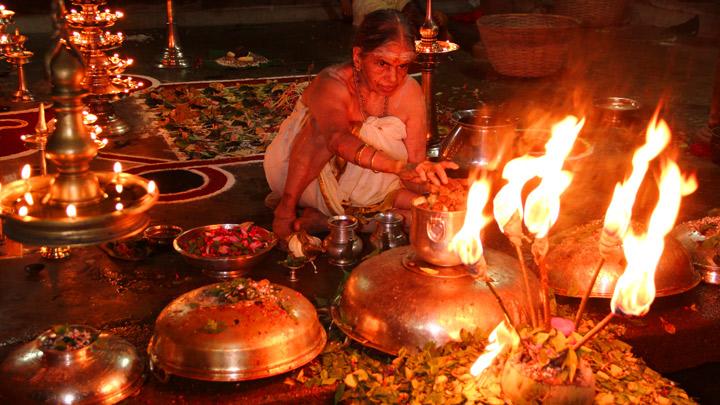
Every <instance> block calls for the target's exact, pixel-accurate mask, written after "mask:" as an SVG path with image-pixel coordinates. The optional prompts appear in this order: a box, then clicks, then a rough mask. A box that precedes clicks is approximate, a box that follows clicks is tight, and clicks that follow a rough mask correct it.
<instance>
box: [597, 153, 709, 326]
mask: <svg viewBox="0 0 720 405" xmlns="http://www.w3.org/2000/svg"><path fill="white" fill-rule="evenodd" d="M695 189H697V181H696V180H695V178H694V177H688V178H684V177H683V176H682V174H681V173H680V168H678V166H677V164H676V163H675V162H673V161H668V162H666V163H665V165H664V167H663V169H662V173H661V175H660V184H659V198H658V202H657V205H656V206H655V209H654V210H653V213H652V215H651V216H650V223H649V225H648V229H647V233H646V234H645V235H640V234H636V233H635V232H634V231H633V230H632V229H629V230H628V232H627V234H626V235H625V237H624V238H623V250H624V252H625V258H626V259H627V267H626V268H625V272H624V273H623V274H622V275H621V276H620V278H619V279H618V281H617V284H616V285H615V291H614V292H613V297H612V301H611V302H610V308H611V310H612V312H613V313H617V311H618V310H620V311H621V312H622V313H624V314H627V315H635V316H642V315H645V314H646V313H647V312H648V311H649V310H650V305H651V304H652V302H653V300H654V299H655V271H656V269H657V264H658V262H659V261H660V256H661V255H662V252H663V249H664V248H665V236H666V235H667V234H668V233H669V232H670V231H671V230H672V227H673V225H674V224H675V219H676V218H677V214H678V210H679V209H680V200H681V199H682V197H683V196H686V195H689V194H691V193H692V192H694V191H695Z"/></svg>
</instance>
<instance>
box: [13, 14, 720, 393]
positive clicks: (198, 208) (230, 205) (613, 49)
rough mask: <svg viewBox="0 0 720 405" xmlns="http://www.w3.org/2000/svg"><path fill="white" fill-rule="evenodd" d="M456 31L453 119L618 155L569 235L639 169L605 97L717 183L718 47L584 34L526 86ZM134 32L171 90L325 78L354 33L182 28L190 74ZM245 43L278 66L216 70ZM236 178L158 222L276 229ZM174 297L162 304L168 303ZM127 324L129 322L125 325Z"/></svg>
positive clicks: (595, 181) (698, 198) (336, 27)
mask: <svg viewBox="0 0 720 405" xmlns="http://www.w3.org/2000/svg"><path fill="white" fill-rule="evenodd" d="M126 18H128V19H130V18H132V16H127V17H126ZM450 31H451V33H452V34H453V36H454V38H455V40H456V41H457V42H458V43H459V44H460V46H461V50H459V51H458V52H455V53H454V54H452V55H450V56H449V57H448V58H447V59H446V60H444V61H443V62H442V63H441V65H440V67H439V68H438V69H437V73H436V76H435V78H436V81H435V95H436V99H437V102H438V105H439V108H440V109H441V110H442V111H453V110H457V109H465V108H473V107H476V106H478V105H480V104H482V103H487V104H495V105H502V106H503V107H504V108H505V109H506V110H508V111H510V112H511V113H512V114H513V115H515V116H517V117H518V118H519V122H520V123H521V125H530V124H531V123H533V122H534V120H535V119H536V118H537V117H544V118H547V117H552V118H556V117H558V116H561V115H564V114H566V113H571V112H572V113H576V114H586V115H588V117H589V118H590V119H591V123H592V125H591V126H589V128H588V130H589V131H590V132H589V136H590V137H591V139H593V140H594V142H596V145H597V147H598V148H602V147H607V148H611V149H613V151H614V153H611V154H609V155H608V156H611V158H608V159H607V160H606V161H602V162H596V163H595V165H594V166H593V167H583V168H582V169H581V170H579V173H582V175H579V176H578V179H577V184H578V188H577V189H576V190H575V191H571V192H569V195H568V197H567V198H568V200H569V201H572V202H571V203H569V204H568V207H567V208H563V209H564V210H566V211H564V212H567V213H569V214H570V215H567V216H566V217H563V218H561V220H560V223H559V224H558V227H564V226H569V225H573V224H575V223H577V222H578V221H580V219H579V218H580V217H583V218H584V217H586V216H595V217H599V216H600V215H602V212H603V211H604V207H605V206H606V203H605V202H604V201H603V203H602V204H598V201H597V200H598V197H597V196H598V195H606V196H607V199H608V200H609V196H610V191H611V190H612V186H613V184H614V182H615V181H617V179H619V178H621V177H622V175H623V173H624V172H625V169H626V167H627V159H626V158H627V157H628V149H627V146H626V145H627V144H628V143H615V142H616V141H617V139H614V138H613V137H615V136H617V135H618V134H619V133H620V132H618V130H617V129H616V128H615V129H614V128H610V127H608V126H606V125H602V124H601V123H600V121H599V119H598V115H597V111H596V110H595V109H594V108H593V106H592V101H593V99H595V98H598V97H606V96H631V97H634V98H636V99H637V100H639V101H640V103H641V104H642V106H643V107H642V109H641V111H640V113H639V114H638V117H636V119H635V120H634V121H630V122H628V123H627V126H626V128H624V131H623V132H622V133H623V134H628V133H630V134H631V135H636V136H638V137H640V136H641V134H642V130H643V127H644V125H645V122H646V118H647V117H648V116H649V115H651V113H652V112H653V110H654V109H655V107H656V105H658V104H659V103H660V102H661V101H662V104H663V106H664V107H663V111H664V116H665V117H666V118H667V119H668V121H669V122H670V124H671V127H672V129H673V131H674V134H675V138H676V139H677V140H678V142H677V143H676V146H677V148H678V151H679V153H680V154H681V157H682V158H683V162H685V163H686V164H687V165H688V167H691V168H694V169H695V170H697V171H698V173H699V174H701V175H703V176H705V178H710V179H714V178H715V176H717V171H716V170H715V167H714V166H713V165H712V164H711V163H710V162H709V161H708V160H706V159H702V158H699V157H695V156H692V155H690V154H688V153H687V152H686V151H685V147H686V146H687V144H688V143H691V142H694V141H695V140H697V139H702V138H703V137H704V136H705V134H706V133H707V128H706V126H707V124H706V123H707V119H708V113H709V105H710V98H711V93H712V87H713V84H714V83H713V79H714V77H713V75H714V72H715V65H716V63H717V61H718V44H717V42H710V41H707V40H704V39H698V38H695V37H692V36H686V35H684V34H683V33H682V32H677V31H672V30H670V31H668V30H663V29H658V28H653V27H646V26H624V27H618V28H606V29H589V30H583V31H582V33H581V34H580V35H579V36H578V38H576V39H575V40H574V41H573V42H572V44H571V50H570V54H569V58H568V64H567V68H566V69H564V70H563V71H561V72H560V73H558V74H555V75H552V76H549V77H544V78H539V79H524V78H509V77H505V76H501V75H499V74H497V73H496V72H495V71H494V70H493V68H492V66H491V64H490V63H489V61H488V60H487V57H486V52H485V50H484V49H483V47H482V46H476V44H478V42H479V36H478V33H477V30H476V27H475V25H474V24H472V23H466V22H459V21H455V20H451V25H450ZM126 34H127V35H128V41H127V42H126V44H125V45H124V46H123V48H122V49H121V54H123V55H127V56H132V57H133V58H134V59H135V61H136V63H135V64H134V65H133V67H132V69H129V70H128V72H129V73H136V74H142V75H148V76H152V77H155V78H157V79H158V80H160V81H162V82H177V81H194V80H221V79H236V78H252V77H268V76H287V75H298V74H307V73H317V72H318V71H319V70H321V69H322V68H324V67H326V66H328V65H330V64H333V63H338V62H342V61H344V60H346V59H347V58H348V55H349V45H348V44H349V43H350V38H351V35H352V27H351V26H350V25H349V24H347V23H344V22H342V21H339V20H329V21H320V22H318V21H312V22H292V23H277V24H256V25H252V24H234V25H227V26H215V25H210V26H207V27H201V26H197V27H196V26H194V27H182V26H181V27H180V28H179V40H180V43H181V44H182V45H183V49H184V51H185V52H186V54H187V55H188V56H189V57H190V58H191V60H192V61H193V67H192V68H190V69H186V70H161V69H157V68H156V67H155V60H156V58H157V57H158V56H159V55H160V53H161V51H162V48H163V47H164V45H165V30H164V28H162V27H157V28H152V29H143V30H137V31H133V30H131V31H127V32H126ZM27 45H28V48H29V49H30V50H32V51H33V52H36V57H35V58H34V60H33V62H32V63H31V64H30V65H28V66H27V76H28V85H29V87H30V89H31V90H32V91H33V93H34V94H35V96H36V97H37V99H39V100H47V99H48V97H49V96H48V94H49V86H48V84H47V82H46V81H45V80H44V74H43V69H42V60H43V55H44V54H45V51H46V49H47V48H48V45H49V40H48V37H47V34H30V35H29V41H28V44H27ZM238 46H245V47H247V48H248V49H250V50H251V51H253V52H255V53H258V54H260V55H263V56H266V57H267V58H269V60H270V62H269V63H268V64H267V65H264V66H262V67H259V68H249V69H231V68H224V67H221V66H219V65H217V64H216V63H215V62H214V59H215V58H217V57H219V56H221V55H223V54H224V53H225V52H226V51H228V50H232V49H234V48H236V47H238ZM0 77H1V78H2V80H1V81H0V95H3V96H6V95H7V94H8V93H9V91H11V90H12V89H13V88H14V86H15V74H14V73H12V72H9V71H8V70H7V68H6V67H4V66H0ZM3 104H4V105H5V106H7V107H9V108H21V107H23V106H18V105H12V104H10V103H8V102H4V103H3ZM118 111H119V112H120V114H121V115H123V116H124V117H125V118H127V119H128V120H129V121H130V123H131V124H132V125H133V126H134V127H135V128H139V127H142V126H141V125H139V123H137V122H133V119H134V118H133V117H136V115H135V114H133V111H132V110H131V107H129V106H127V105H125V104H124V102H120V103H119V105H118ZM628 128H630V130H629V131H628ZM143 135H144V134H140V133H138V132H137V131H134V132H131V133H130V134H129V136H128V137H127V139H125V140H123V142H116V143H114V144H112V145H111V146H110V147H109V148H108V149H107V150H106V151H110V152H118V153H129V152H133V153H147V154H151V155H152V153H155V152H152V151H149V150H145V151H143V148H149V146H146V145H150V143H145V142H144V141H141V139H143V138H144V137H143ZM636 142H637V139H631V140H630V142H629V144H632V143H636ZM601 144H602V145H606V146H602V145H601ZM607 145H610V146H607ZM623 145H625V146H623ZM30 159H31V158H26V159H24V160H30ZM21 163H22V162H20V161H4V162H0V177H2V175H7V174H8V173H9V172H10V171H16V170H17V169H18V168H19V166H20V164H21ZM98 164H103V163H98ZM230 171H231V172H232V173H233V174H234V175H235V176H236V177H238V178H239V179H240V180H239V181H237V182H236V185H235V186H234V188H233V189H231V190H229V191H228V192H227V193H225V194H223V195H220V196H217V197H215V198H214V199H213V200H212V204H207V203H189V204H183V205H181V206H172V207H168V206H164V208H163V209H162V210H160V209H156V210H154V211H152V212H151V215H153V218H154V220H162V219H171V218H172V219H174V220H175V221H176V222H177V223H178V224H179V225H182V226H184V227H190V226H196V225H204V224H208V223H218V222H233V221H234V220H240V219H242V218H241V217H244V218H252V219H254V220H256V221H257V222H258V223H260V224H263V225H268V224H269V223H270V221H271V213H270V212H269V210H268V209H266V208H265V207H264V206H263V204H262V198H261V197H262V196H264V195H265V193H266V191H267V185H266V184H265V183H264V178H263V175H262V168H261V165H259V164H253V165H245V166H236V167H233V168H232V169H230ZM702 180H703V177H702V176H701V184H700V190H699V191H698V192H697V193H696V194H695V195H693V196H691V197H690V198H689V203H688V204H687V208H684V210H683V212H682V213H681V219H687V218H694V217H698V216H701V215H703V214H704V213H705V212H706V211H707V210H709V209H710V208H713V207H715V206H716V200H715V199H716V194H715V192H716V191H717V190H718V188H717V187H708V188H703V182H702ZM591 185H592V187H593V190H594V192H593V193H588V192H587V190H588V188H587V187H590V186H591ZM603 198H605V197H603ZM189 213H193V215H189ZM580 213H582V215H580ZM576 214H577V215H576ZM167 299H169V298H168V297H158V301H166V300H167ZM148 305H149V304H148ZM3 312H5V311H3ZM127 316H128V317H138V318H141V319H145V318H148V319H153V318H152V314H150V315H148V314H147V312H143V313H142V314H136V315H133V314H129V315H127ZM143 317H144V318H143ZM52 318H53V317H52V316H48V319H47V322H51V321H53V319H52ZM116 320H117V321H118V322H120V318H117V319H116ZM145 320H146V321H147V319H145ZM21 329H22V325H20V324H18V325H15V327H14V330H15V331H19V330H21ZM34 332H37V331H27V330H26V331H24V332H23V333H15V334H13V333H10V335H12V336H13V337H12V338H8V337H7V334H3V338H4V339H5V340H4V341H3V342H2V343H0V346H7V345H12V344H15V343H17V342H18V341H23V340H27V339H28V337H29V336H32V333H34ZM704 367H705V368H704V369H694V370H686V372H684V373H680V374H673V375H672V377H673V378H675V379H677V380H679V381H681V382H682V383H683V386H686V387H688V389H689V390H691V392H693V393H694V394H695V395H699V396H701V398H704V399H706V400H708V403H710V402H712V401H711V400H710V399H711V398H714V399H715V400H717V398H719V397H718V396H716V395H715V394H717V392H712V389H710V391H708V389H707V388H706V389H705V390H704V391H703V389H702V388H701V387H699V386H696V385H697V382H698V379H697V375H700V376H706V375H707V373H708V372H711V371H714V370H716V369H717V368H716V365H706V366H704ZM708 367H709V371H708ZM698 370H699V371H698ZM693 373H696V374H693ZM693 389H695V390H696V391H692V390H693ZM715 391H716V390H715Z"/></svg>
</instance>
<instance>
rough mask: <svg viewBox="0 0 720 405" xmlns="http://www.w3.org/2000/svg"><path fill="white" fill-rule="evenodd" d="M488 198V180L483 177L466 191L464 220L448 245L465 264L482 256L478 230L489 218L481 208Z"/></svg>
mask: <svg viewBox="0 0 720 405" xmlns="http://www.w3.org/2000/svg"><path fill="white" fill-rule="evenodd" d="M489 198H490V183H489V182H488V180H487V179H484V178H483V179H480V180H478V181H476V182H474V183H473V185H472V186H471V187H470V191H469V192H468V203H467V207H468V210H467V213H466V214H465V222H464V223H463V226H462V228H461V229H460V231H459V232H458V233H457V234H455V236H453V239H452V241H451V242H450V244H449V245H448V248H449V249H450V251H451V252H456V253H457V254H458V256H460V260H461V261H462V262H463V264H465V265H474V264H476V263H478V262H480V261H481V260H482V258H483V247H482V241H481V240H480V231H481V230H482V229H483V228H484V227H485V225H487V224H488V223H489V222H490V220H491V218H489V217H487V216H485V215H483V210H484V209H485V205H486V204H487V202H488V199H489Z"/></svg>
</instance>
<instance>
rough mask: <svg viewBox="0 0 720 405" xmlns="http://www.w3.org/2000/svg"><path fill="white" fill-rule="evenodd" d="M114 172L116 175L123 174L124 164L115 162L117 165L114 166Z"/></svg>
mask: <svg viewBox="0 0 720 405" xmlns="http://www.w3.org/2000/svg"><path fill="white" fill-rule="evenodd" d="M113 171H114V172H115V174H120V173H122V164H121V163H120V162H115V164H114V165H113Z"/></svg>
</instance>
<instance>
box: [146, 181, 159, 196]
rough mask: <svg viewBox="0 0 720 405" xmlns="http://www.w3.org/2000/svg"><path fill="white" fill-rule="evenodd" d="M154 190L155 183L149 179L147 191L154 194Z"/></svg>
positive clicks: (155, 188) (155, 187)
mask: <svg viewBox="0 0 720 405" xmlns="http://www.w3.org/2000/svg"><path fill="white" fill-rule="evenodd" d="M155 190H157V185H156V184H155V182H154V181H153V180H150V181H149V182H148V185H147V192H148V193H149V194H155Z"/></svg>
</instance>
